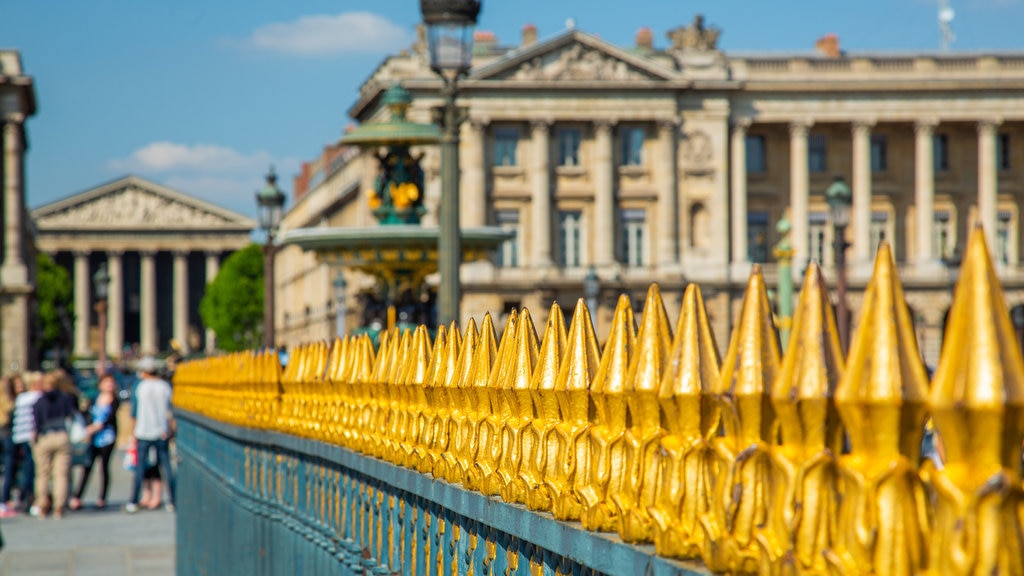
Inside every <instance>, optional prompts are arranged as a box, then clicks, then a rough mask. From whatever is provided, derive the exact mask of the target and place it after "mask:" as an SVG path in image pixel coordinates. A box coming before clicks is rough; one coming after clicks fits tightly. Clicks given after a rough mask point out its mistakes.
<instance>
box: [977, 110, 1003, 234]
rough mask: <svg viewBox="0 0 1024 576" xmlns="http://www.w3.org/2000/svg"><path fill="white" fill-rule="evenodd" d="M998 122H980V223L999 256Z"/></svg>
mask: <svg viewBox="0 0 1024 576" xmlns="http://www.w3.org/2000/svg"><path fill="white" fill-rule="evenodd" d="M998 129H999V121H998V120H991V119H989V120H982V121H981V122H978V221H979V222H980V223H981V226H982V228H983V229H984V230H985V240H986V241H987V242H988V245H989V250H990V251H991V252H992V254H997V247H996V217H997V214H998V210H997V205H998V202H999V170H998V168H997V165H996V132H997V130H998Z"/></svg>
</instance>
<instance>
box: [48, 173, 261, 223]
mask: <svg viewBox="0 0 1024 576" xmlns="http://www.w3.org/2000/svg"><path fill="white" fill-rule="evenodd" d="M56 208H57V209H55V210H47V211H46V212H45V213H43V214H38V215H37V217H36V225H37V226H38V227H39V229H41V230H45V229H96V228H105V229H110V230H125V229H142V230H160V229H190V228H192V229H216V228H233V229H237V228H239V227H240V226H245V225H246V224H247V222H245V221H244V220H245V219H244V218H240V219H238V220H234V219H231V218H228V217H226V216H225V215H224V214H217V213H214V212H212V211H210V210H206V209H204V207H203V206H201V205H198V204H197V205H192V204H189V203H187V202H185V201H183V200H181V199H178V198H172V197H168V196H164V195H161V194H158V193H156V192H153V191H151V190H146V189H144V188H142V187H139V186H136V185H131V184H129V185H127V186H125V187H123V188H120V189H116V190H113V191H110V192H107V193H105V194H103V195H100V196H97V197H93V198H88V199H85V200H83V201H82V202H78V203H74V202H71V203H65V204H64V205H63V206H59V207H56Z"/></svg>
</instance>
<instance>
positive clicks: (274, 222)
mask: <svg viewBox="0 0 1024 576" xmlns="http://www.w3.org/2000/svg"><path fill="white" fill-rule="evenodd" d="M266 179H267V183H266V185H264V186H263V188H262V189H261V190H260V191H259V192H257V193H256V205H257V206H258V207H259V213H260V228H262V229H263V231H264V232H266V233H267V241H266V243H265V244H264V245H263V347H264V348H267V349H270V348H276V346H277V345H276V343H275V339H274V253H275V252H276V251H277V250H276V248H275V246H274V236H275V234H276V233H277V227H278V225H280V224H281V209H282V208H283V207H284V200H285V198H284V193H283V192H281V190H280V189H279V188H278V187H277V174H275V173H274V167H273V166H271V167H270V171H269V172H268V173H267V176H266Z"/></svg>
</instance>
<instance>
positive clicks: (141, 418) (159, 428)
mask: <svg viewBox="0 0 1024 576" xmlns="http://www.w3.org/2000/svg"><path fill="white" fill-rule="evenodd" d="M135 368H136V370H137V371H138V372H139V378H140V380H139V383H138V385H136V387H135V394H134V397H133V405H132V407H133V416H134V418H135V442H136V445H137V446H138V465H136V466H135V481H134V482H133V483H132V497H131V500H129V502H128V504H126V505H125V507H124V510H125V512H127V513H129V514H134V513H135V512H138V511H139V492H140V491H141V490H142V480H143V476H145V473H146V464H145V463H146V460H147V459H148V458H149V452H150V450H155V451H156V459H157V463H158V464H159V466H160V468H162V469H163V474H164V479H165V480H166V482H167V491H168V497H167V506H165V509H166V510H168V511H171V512H173V511H174V471H173V470H171V456H170V451H169V448H168V444H169V441H170V439H171V437H172V436H173V435H174V416H173V415H172V414H171V385H170V384H169V383H168V382H167V381H166V380H164V379H162V378H160V377H159V376H157V370H158V368H159V367H158V366H157V363H156V359H154V358H153V357H152V356H145V357H143V358H142V359H141V360H139V362H138V363H137V364H136V367H135Z"/></svg>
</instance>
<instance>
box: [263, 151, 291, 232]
mask: <svg viewBox="0 0 1024 576" xmlns="http://www.w3.org/2000/svg"><path fill="white" fill-rule="evenodd" d="M284 200H285V198H284V193H283V192H281V190H280V189H279V188H278V187H277V174H275V173H274V167H273V166H271V167H270V172H268V173H267V183H266V185H265V186H263V188H262V189H261V190H260V191H259V192H257V193H256V204H257V206H258V207H259V212H260V228H262V229H263V230H265V231H267V232H270V231H272V230H274V229H276V228H277V226H278V224H280V223H281V209H282V208H283V207H284Z"/></svg>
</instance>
